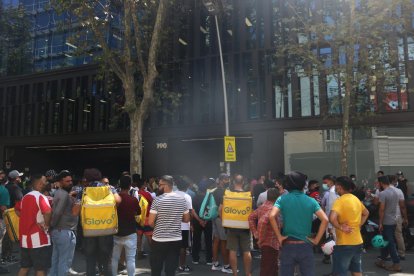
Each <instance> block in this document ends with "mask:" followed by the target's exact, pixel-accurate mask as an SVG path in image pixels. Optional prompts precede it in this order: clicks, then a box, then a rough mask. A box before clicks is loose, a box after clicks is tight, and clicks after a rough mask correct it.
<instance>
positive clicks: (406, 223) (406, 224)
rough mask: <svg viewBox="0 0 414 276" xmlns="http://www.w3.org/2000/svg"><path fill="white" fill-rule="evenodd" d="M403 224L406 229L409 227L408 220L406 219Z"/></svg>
mask: <svg viewBox="0 0 414 276" xmlns="http://www.w3.org/2000/svg"><path fill="white" fill-rule="evenodd" d="M402 224H403V226H404V227H407V226H408V219H406V218H405V219H404V220H403V223H402Z"/></svg>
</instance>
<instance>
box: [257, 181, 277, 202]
mask: <svg viewBox="0 0 414 276" xmlns="http://www.w3.org/2000/svg"><path fill="white" fill-rule="evenodd" d="M264 186H265V188H266V191H264V192H263V193H261V194H260V195H259V198H258V199H257V202H256V206H257V208H259V207H260V206H261V205H262V204H263V203H265V202H266V200H267V191H268V190H269V189H271V188H274V187H275V183H273V181H271V180H265V182H264Z"/></svg>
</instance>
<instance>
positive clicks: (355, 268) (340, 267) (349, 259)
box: [332, 244, 362, 276]
mask: <svg viewBox="0 0 414 276" xmlns="http://www.w3.org/2000/svg"><path fill="white" fill-rule="evenodd" d="M361 255H362V244H360V245H337V246H335V248H334V252H333V257H332V259H333V275H335V276H347V275H348V271H350V272H362V260H361V257H362V256H361Z"/></svg>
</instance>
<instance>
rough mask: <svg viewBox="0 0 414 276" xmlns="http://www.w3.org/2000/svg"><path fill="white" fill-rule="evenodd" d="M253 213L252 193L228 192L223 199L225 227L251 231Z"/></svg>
mask: <svg viewBox="0 0 414 276" xmlns="http://www.w3.org/2000/svg"><path fill="white" fill-rule="evenodd" d="M251 213H252V197H251V194H250V192H232V191H230V190H226V191H225V192H224V197H223V209H222V211H221V219H222V223H223V227H226V228H238V229H249V221H248V218H249V215H250V214H251Z"/></svg>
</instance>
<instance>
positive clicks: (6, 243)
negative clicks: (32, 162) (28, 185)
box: [2, 170, 23, 263]
mask: <svg viewBox="0 0 414 276" xmlns="http://www.w3.org/2000/svg"><path fill="white" fill-rule="evenodd" d="M21 176H23V173H20V172H19V171H17V170H12V171H10V172H9V174H8V179H9V181H8V183H7V184H6V189H7V191H8V192H9V195H10V205H9V207H10V208H14V207H15V206H16V204H17V203H19V202H20V201H21V200H22V198H23V191H22V188H21V187H20V184H21V182H22V179H21ZM12 250H13V243H12V241H11V240H10V238H9V236H8V235H5V236H4V239H3V244H2V260H3V261H5V262H8V263H13V262H16V261H18V260H17V259H16V258H15V257H14V256H12Z"/></svg>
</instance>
